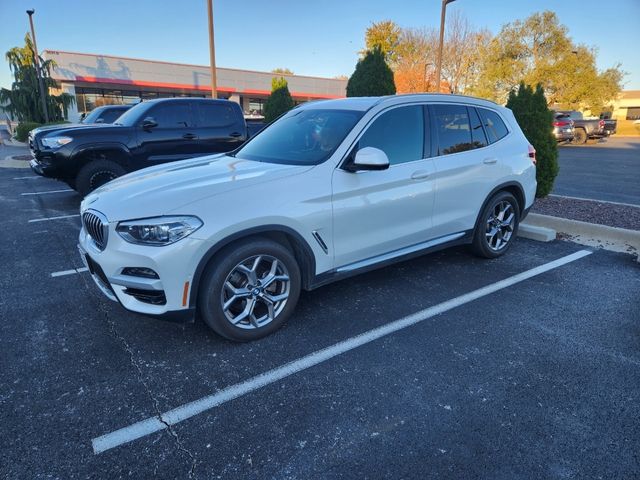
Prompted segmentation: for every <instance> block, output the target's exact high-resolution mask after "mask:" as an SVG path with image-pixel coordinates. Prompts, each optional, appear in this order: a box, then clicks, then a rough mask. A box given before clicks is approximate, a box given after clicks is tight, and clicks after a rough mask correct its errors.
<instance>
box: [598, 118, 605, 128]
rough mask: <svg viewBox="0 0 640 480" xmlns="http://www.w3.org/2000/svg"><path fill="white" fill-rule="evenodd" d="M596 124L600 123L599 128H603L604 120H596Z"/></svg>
mask: <svg viewBox="0 0 640 480" xmlns="http://www.w3.org/2000/svg"><path fill="white" fill-rule="evenodd" d="M598 125H600V128H603V127H604V120H600V121H599V122H598Z"/></svg>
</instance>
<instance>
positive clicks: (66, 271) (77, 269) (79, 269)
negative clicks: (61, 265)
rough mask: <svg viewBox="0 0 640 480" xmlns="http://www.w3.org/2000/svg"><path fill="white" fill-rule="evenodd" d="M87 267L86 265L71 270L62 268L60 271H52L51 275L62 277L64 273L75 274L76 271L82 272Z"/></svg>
mask: <svg viewBox="0 0 640 480" xmlns="http://www.w3.org/2000/svg"><path fill="white" fill-rule="evenodd" d="M88 270H89V269H88V268H86V267H80V268H74V269H72V270H62V271H61V272H53V273H52V274H51V276H52V277H64V276H65V275H75V274H76V273H84V272H87V271H88Z"/></svg>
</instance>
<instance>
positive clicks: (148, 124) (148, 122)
mask: <svg viewBox="0 0 640 480" xmlns="http://www.w3.org/2000/svg"><path fill="white" fill-rule="evenodd" d="M157 126H158V122H156V121H155V120H154V119H153V117H147V118H145V119H144V120H143V121H142V128H144V129H145V130H151V129H152V128H154V127H157Z"/></svg>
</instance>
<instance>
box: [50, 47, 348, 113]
mask: <svg viewBox="0 0 640 480" xmlns="http://www.w3.org/2000/svg"><path fill="white" fill-rule="evenodd" d="M42 56H43V57H44V58H46V59H51V60H53V61H54V62H55V65H56V66H55V68H54V70H53V71H52V72H51V73H52V77H53V78H54V79H55V80H57V81H58V83H59V84H60V89H61V91H64V92H67V93H69V94H71V95H74V96H75V98H76V102H75V105H74V106H73V107H72V109H71V111H70V112H69V115H68V119H69V120H71V121H76V120H78V119H79V117H80V115H81V114H82V113H86V112H88V111H90V110H92V109H93V108H95V107H97V106H101V105H108V104H127V103H135V102H138V101H140V100H149V99H152V98H162V97H175V96H197V97H206V96H210V88H211V87H210V85H211V76H210V73H209V67H208V66H203V65H189V64H181V63H169V62H161V61H154V60H143V59H137V58H126V57H114V56H110V55H95V54H87V53H76V52H61V51H55V50H45V51H44V52H43V54H42ZM274 76H283V77H285V78H286V79H287V81H288V83H289V91H290V92H291V95H292V96H293V99H294V100H295V101H296V102H297V103H300V102H307V101H310V100H318V99H326V98H341V97H344V96H345V92H346V87H347V81H346V80H343V79H335V78H321V77H309V76H303V75H281V74H274V73H270V72H257V71H252V70H239V69H234V68H217V69H216V80H217V85H218V87H217V94H218V97H219V98H228V99H229V100H232V101H235V102H237V103H239V104H240V105H241V106H242V109H243V110H244V112H245V114H246V115H252V114H255V115H261V114H262V111H263V106H264V101H265V100H266V98H267V97H268V96H269V93H270V92H271V79H272V78H273V77H274Z"/></svg>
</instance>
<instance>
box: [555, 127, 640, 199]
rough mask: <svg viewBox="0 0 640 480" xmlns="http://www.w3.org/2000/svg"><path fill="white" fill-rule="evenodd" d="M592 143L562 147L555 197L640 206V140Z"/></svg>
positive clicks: (626, 138)
mask: <svg viewBox="0 0 640 480" xmlns="http://www.w3.org/2000/svg"><path fill="white" fill-rule="evenodd" d="M592 142H595V140H592V141H590V142H589V144H587V145H581V146H575V145H561V146H560V148H559V151H558V156H559V158H558V162H559V164H560V173H559V174H558V177H557V178H556V181H555V185H554V189H553V193H555V194H557V195H564V196H570V197H577V198H588V199H592V200H604V201H608V202H619V203H627V204H631V205H639V206H640V188H638V185H640V138H638V137H619V136H615V135H614V136H612V137H609V138H607V139H604V140H599V141H597V142H596V143H592ZM612 185H615V188H611V186H612Z"/></svg>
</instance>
